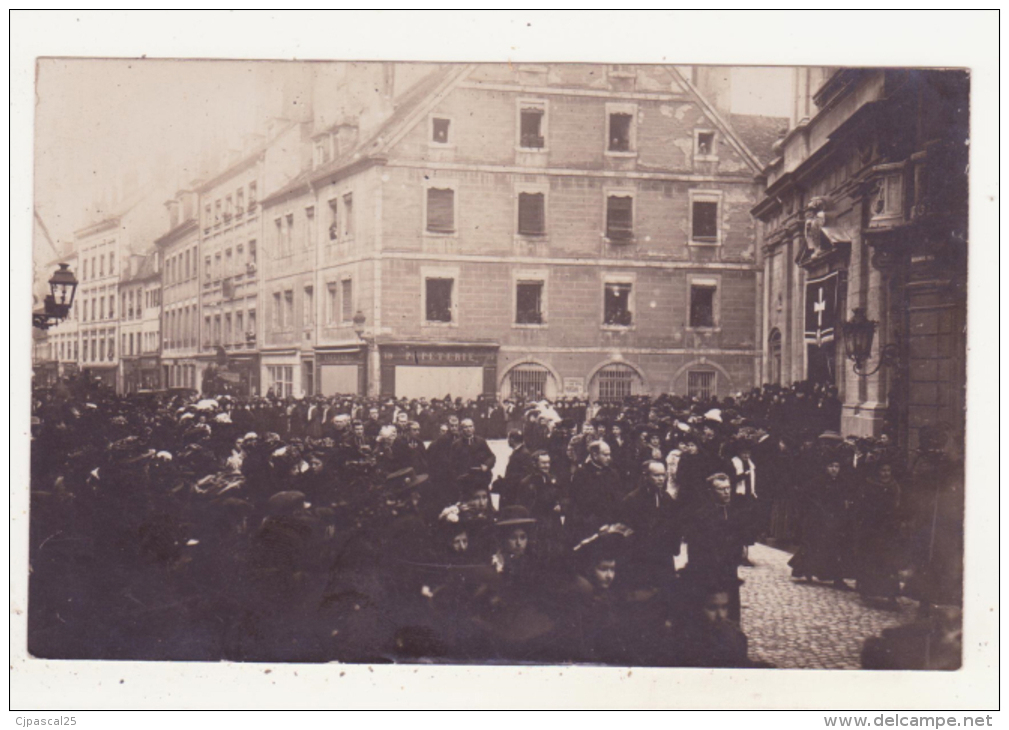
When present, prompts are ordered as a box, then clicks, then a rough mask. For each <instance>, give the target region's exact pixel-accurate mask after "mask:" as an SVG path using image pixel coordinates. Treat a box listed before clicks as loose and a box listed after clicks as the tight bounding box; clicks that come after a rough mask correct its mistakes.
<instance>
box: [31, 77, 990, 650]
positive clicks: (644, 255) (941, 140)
mask: <svg viewBox="0 0 1009 730" xmlns="http://www.w3.org/2000/svg"><path fill="white" fill-rule="evenodd" d="M37 83H38V99H39V107H38V116H37V121H36V124H37V127H36V129H37V137H36V165H37V173H38V175H37V178H36V185H35V207H34V212H33V214H34V222H35V235H34V239H33V257H34V272H35V280H34V291H35V305H36V306H35V309H34V310H33V314H32V322H33V325H34V327H35V332H34V343H33V344H34V352H33V379H32V447H31V448H32V459H31V488H32V495H31V544H30V553H29V555H30V560H31V569H32V572H31V578H30V581H29V590H30V596H29V616H28V648H29V652H30V653H31V654H32V655H34V656H38V657H45V658H54V659H70V658H73V659H135V660H204V661H215V660H222V659H225V660H230V661H284V662H325V661H332V660H337V661H341V662H371V663H373V662H418V661H424V662H432V661H433V662H449V663H456V662H463V663H469V662H475V663H481V662H504V663H525V662H533V663H536V662H541V663H568V662H575V663H580V662H586V663H602V664H615V665H620V666H623V665H629V666H673V667H679V666H686V667H747V666H759V667H785V668H821V669H823V668H836V669H843V668H859V667H861V668H867V669H957V668H958V667H959V666H960V653H961V648H960V613H961V607H962V595H963V594H962V560H963V469H962V466H961V459H962V455H963V449H964V413H965V408H964V405H965V375H964V364H965V332H966V291H967V277H966V262H967V249H968V246H967V241H968V230H967V190H968V187H967V149H968V148H967V146H966V144H965V142H966V140H967V138H968V135H969V96H970V75H969V73H968V72H966V71H964V70H932V69H913V68H829V67H827V68H821V67H793V68H748V67H726V66H716V67H711V66H673V65H668V66H667V65H633V64H632V65H626V64H581V63H561V64H557V63H545V64H526V63H519V64H487V63H482V64H462V63H446V64H428V63H398V62H370V63H355V62H343V61H336V62H312V63H299V62H279V63H271V62H256V61H247V62H245V61H243V62H239V61H185V60H122V59H79V58H77V59H69V58H43V59H40V60H39V62H38V79H37ZM71 105H72V106H73V107H74V108H75V109H76V111H77V113H76V114H75V115H74V117H73V119H72V124H71V123H70V122H69V121H68V118H67V116H66V111H67V108H68V106H71ZM81 141H84V142H85V144H79V143H80V142H81ZM785 607H792V608H794V609H796V610H797V612H798V615H795V616H790V617H789V618H790V621H789V622H788V623H787V624H783V623H782V622H781V620H780V619H781V617H782V612H783V610H784V609H785Z"/></svg>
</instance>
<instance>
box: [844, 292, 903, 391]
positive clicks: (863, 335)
mask: <svg viewBox="0 0 1009 730" xmlns="http://www.w3.org/2000/svg"><path fill="white" fill-rule="evenodd" d="M878 326H879V322H877V321H876V320H874V319H869V318H868V317H867V316H866V315H865V308H864V307H855V309H853V310H852V313H851V319H849V320H848V321H847V322H845V323H844V325H842V330H843V332H844V354H845V356H846V357H847V358H848V359H849V360H851V361H852V363H854V364H853V366H852V369H853V370H854V371H855V374H856V375H860V376H862V377H868V376H869V375H875V374H876V373H877V372H879V369H880V368H881V367H883V366H884V365H885V366H887V367H889V366H891V365H896V364H897V360H898V357H899V354H900V350H899V348H898V347H897V345H896V344H895V343H890V344H888V345H884V346H883V348H882V349H881V350H880V353H879V362H877V363H876V367H874V368H873V369H872V370H866V363H867V362H868V361H869V357H870V356H871V355H872V340H873V338H874V337H875V336H876V328H877V327H878Z"/></svg>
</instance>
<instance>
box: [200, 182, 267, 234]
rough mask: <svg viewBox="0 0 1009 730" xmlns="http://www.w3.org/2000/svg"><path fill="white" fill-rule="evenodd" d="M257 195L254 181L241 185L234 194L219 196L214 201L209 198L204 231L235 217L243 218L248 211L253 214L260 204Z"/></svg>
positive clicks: (206, 204)
mask: <svg viewBox="0 0 1009 730" xmlns="http://www.w3.org/2000/svg"><path fill="white" fill-rule="evenodd" d="M246 191H248V194H246ZM257 196H258V192H257V189H256V183H255V181H253V182H250V183H249V184H248V185H243V186H241V187H239V188H238V189H237V190H236V191H235V192H234V194H229V195H225V196H224V197H223V198H217V199H216V200H215V201H214V202H213V203H211V202H210V201H209V200H208V201H207V202H206V203H205V204H204V206H203V230H204V232H207V231H209V230H210V229H211V228H212V227H219V226H220V225H221V224H222V223H224V224H227V223H230V222H231V220H232V219H233V218H236V219H237V218H241V217H242V216H244V215H245V214H246V213H249V214H250V215H251V214H252V213H253V212H254V211H255V210H256V205H257V204H258V197H257Z"/></svg>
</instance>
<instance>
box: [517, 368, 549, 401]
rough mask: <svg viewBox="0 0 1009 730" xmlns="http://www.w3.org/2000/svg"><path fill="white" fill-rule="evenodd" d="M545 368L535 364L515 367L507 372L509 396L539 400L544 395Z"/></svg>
mask: <svg viewBox="0 0 1009 730" xmlns="http://www.w3.org/2000/svg"><path fill="white" fill-rule="evenodd" d="M547 376H548V373H547V369H546V368H544V367H538V366H535V365H523V366H520V367H517V368H515V369H513V370H512V371H511V373H510V374H509V380H510V382H511V397H512V398H518V397H522V398H526V399H527V400H528V399H532V400H541V399H543V398H545V397H546V387H547Z"/></svg>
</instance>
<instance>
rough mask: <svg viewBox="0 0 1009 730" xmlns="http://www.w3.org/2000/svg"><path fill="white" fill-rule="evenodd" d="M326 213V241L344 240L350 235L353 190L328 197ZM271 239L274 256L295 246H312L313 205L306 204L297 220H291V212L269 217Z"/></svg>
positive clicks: (289, 253)
mask: <svg viewBox="0 0 1009 730" xmlns="http://www.w3.org/2000/svg"><path fill="white" fill-rule="evenodd" d="M327 208H328V216H329V219H328V221H327V229H326V237H327V240H328V241H329V242H330V243H341V242H342V243H346V242H349V241H351V240H353V238H354V194H353V193H346V194H345V195H342V196H340V197H335V198H330V199H329V201H328V203H327ZM273 227H274V241H275V243H276V251H277V255H278V256H289V255H291V254H292V253H294V251H295V249H296V248H298V247H300V248H301V249H303V250H308V249H310V248H312V246H313V243H314V241H315V240H316V238H315V236H316V233H315V227H316V215H315V206H314V205H309V206H306V207H305V209H304V211H303V212H302V215H301V220H300V221H297V220H295V215H294V213H285V214H284V215H282V216H278V217H276V218H274V219H273Z"/></svg>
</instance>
